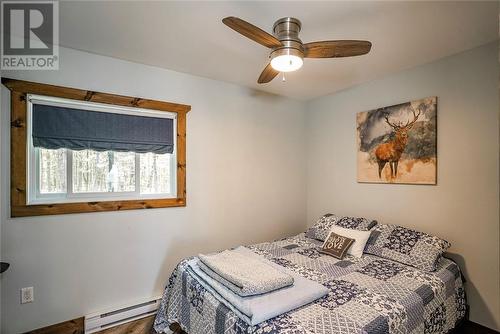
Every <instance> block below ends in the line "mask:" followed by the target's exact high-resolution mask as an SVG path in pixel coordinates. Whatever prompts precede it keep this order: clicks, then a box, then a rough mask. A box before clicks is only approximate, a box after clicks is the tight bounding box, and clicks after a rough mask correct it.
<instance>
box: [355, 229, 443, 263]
mask: <svg viewBox="0 0 500 334" xmlns="http://www.w3.org/2000/svg"><path fill="white" fill-rule="evenodd" d="M450 246H451V245H450V243H449V242H448V241H446V240H443V239H440V238H438V237H435V236H432V235H429V234H426V233H423V232H418V231H415V230H411V229H408V228H406V227H402V226H398V225H384V224H382V225H378V226H376V227H375V228H374V230H373V231H372V234H371V236H370V239H368V242H367V243H366V247H365V253H369V254H374V255H377V256H380V257H383V258H386V259H389V260H393V261H397V262H401V263H403V264H406V265H409V266H412V267H415V268H418V269H421V270H424V271H435V270H436V265H437V263H438V262H439V260H440V259H441V257H442V256H443V253H444V252H445V251H446V250H447V249H448V248H450Z"/></svg>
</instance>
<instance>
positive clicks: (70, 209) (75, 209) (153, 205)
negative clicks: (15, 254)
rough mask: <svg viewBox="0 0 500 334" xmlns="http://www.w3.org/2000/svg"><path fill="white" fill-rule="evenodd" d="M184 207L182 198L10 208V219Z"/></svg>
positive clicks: (184, 201) (184, 202) (184, 203)
mask: <svg viewBox="0 0 500 334" xmlns="http://www.w3.org/2000/svg"><path fill="white" fill-rule="evenodd" d="M182 206H186V200H185V199H184V198H162V199H148V200H126V201H101V202H79V203H57V204H38V205H22V206H11V216H12V217H27V216H44V215H59V214H67V213H84V212H105V211H121V210H136V209H158V208H167V207H182Z"/></svg>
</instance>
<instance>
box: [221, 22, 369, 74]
mask: <svg viewBox="0 0 500 334" xmlns="http://www.w3.org/2000/svg"><path fill="white" fill-rule="evenodd" d="M222 22H223V23H224V24H225V25H227V26H228V27H229V28H231V29H233V30H235V31H237V32H239V33H240V34H242V35H243V36H245V37H248V38H250V39H251V40H253V41H255V42H257V43H259V44H261V45H264V46H265V47H268V48H270V49H271V53H270V55H269V58H270V59H271V62H270V63H269V64H267V66H266V67H265V68H264V70H263V71H262V73H261V74H260V77H259V79H258V80H257V82H258V83H260V84H262V83H267V82H270V81H271V80H273V79H274V77H276V76H277V75H278V74H279V73H280V72H291V71H295V70H298V69H299V68H301V67H302V64H303V58H336V57H352V56H360V55H364V54H367V53H368V52H370V49H371V47H372V43H370V42H368V41H356V40H337V41H321V42H311V43H305V44H304V43H302V41H301V40H300V38H299V32H300V28H301V26H302V24H301V23H300V21H299V20H298V19H296V18H293V17H284V18H282V19H279V20H278V21H276V22H275V23H274V26H273V34H274V36H273V35H271V34H268V33H267V32H265V31H264V30H262V29H260V28H258V27H256V26H254V25H253V24H251V23H248V22H246V21H244V20H242V19H240V18H237V17H234V16H228V17H226V18H224V19H223V20H222Z"/></svg>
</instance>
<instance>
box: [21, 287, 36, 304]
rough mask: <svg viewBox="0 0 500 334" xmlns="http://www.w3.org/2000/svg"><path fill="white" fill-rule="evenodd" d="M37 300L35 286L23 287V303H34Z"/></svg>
mask: <svg viewBox="0 0 500 334" xmlns="http://www.w3.org/2000/svg"><path fill="white" fill-rule="evenodd" d="M33 300H35V296H34V295H33V287H32V286H30V287H27V288H22V289H21V304H26V303H32V302H33Z"/></svg>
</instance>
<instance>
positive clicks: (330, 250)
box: [319, 232, 355, 260]
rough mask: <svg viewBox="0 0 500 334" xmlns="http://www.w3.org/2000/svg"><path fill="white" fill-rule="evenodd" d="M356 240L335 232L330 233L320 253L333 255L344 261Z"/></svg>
mask: <svg viewBox="0 0 500 334" xmlns="http://www.w3.org/2000/svg"><path fill="white" fill-rule="evenodd" d="M354 241H355V240H354V239H350V238H347V237H343V236H341V235H338V234H336V233H334V232H330V234H329V235H328V237H327V238H326V240H325V242H324V243H323V246H322V247H321V249H320V250H319V251H320V253H324V254H328V255H331V256H333V257H335V258H337V259H340V260H342V259H343V258H344V256H345V255H346V254H347V250H348V249H349V247H351V245H352V244H353V243H354Z"/></svg>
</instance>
